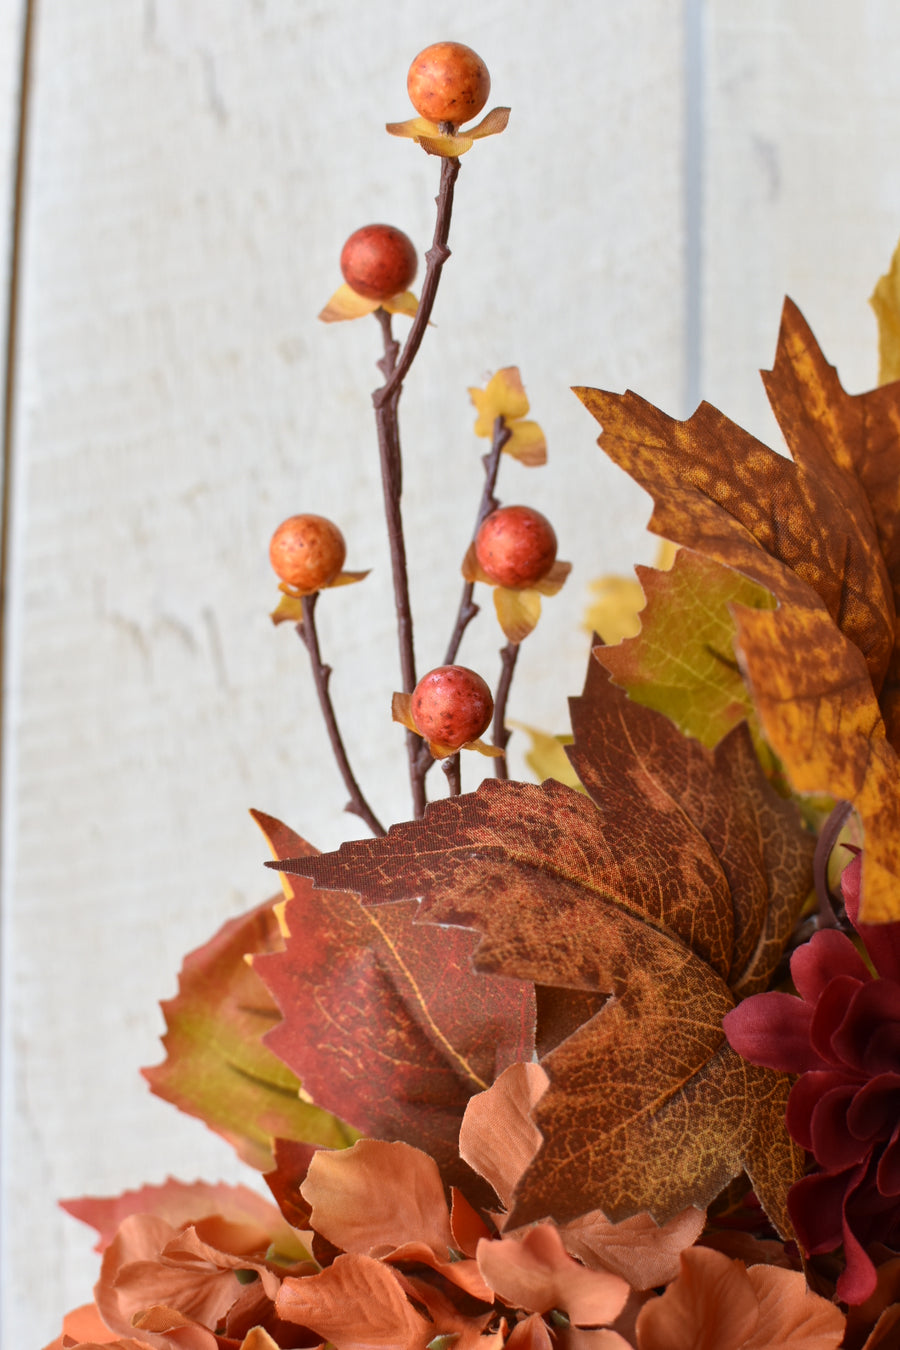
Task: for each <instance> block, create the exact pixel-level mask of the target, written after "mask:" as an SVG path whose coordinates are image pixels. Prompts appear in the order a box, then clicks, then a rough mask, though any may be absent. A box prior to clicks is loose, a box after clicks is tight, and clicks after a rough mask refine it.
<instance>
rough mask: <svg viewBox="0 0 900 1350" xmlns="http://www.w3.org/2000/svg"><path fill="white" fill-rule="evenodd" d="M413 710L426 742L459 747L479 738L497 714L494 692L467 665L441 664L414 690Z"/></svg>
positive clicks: (413, 717) (423, 678)
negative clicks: (492, 694)
mask: <svg viewBox="0 0 900 1350" xmlns="http://www.w3.org/2000/svg"><path fill="white" fill-rule="evenodd" d="M410 713H411V714H412V720H413V721H414V722H415V724H416V728H417V730H418V732H419V734H420V735H421V736H424V737H425V739H426V741H437V742H438V744H440V745H447V746H450V747H451V748H452V749H454V750H458V749H459V747H460V746H461V745H466V744H467V743H468V742H469V741H476V740H477V739H478V737H479V736H480V735H481V734H482V732H484V731H486V730H487V728H488V727H489V726H490V722H491V717H492V716H493V713H494V700H493V698H492V697H491V691H490V689H489V688H488V687H487V685H486V684H485V682H484V680H483V679H482V678H481V676H480V675H477V674H476V673H475V671H474V670H469V668H468V667H467V666H438V667H437V668H436V669H435V670H430V671H429V672H428V674H427V675H423V676H422V678H421V680H420V681H419V683H418V684H417V685H416V687H415V689H414V690H413V696H412V700H411V702H410Z"/></svg>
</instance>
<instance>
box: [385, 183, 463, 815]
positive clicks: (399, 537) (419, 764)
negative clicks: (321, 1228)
mask: <svg viewBox="0 0 900 1350" xmlns="http://www.w3.org/2000/svg"><path fill="white" fill-rule="evenodd" d="M458 174H459V160H458V159H444V160H442V162H441V182H440V188H439V189H438V195H437V197H436V199H435V200H436V201H437V219H436V221H435V226H434V239H433V241H432V245H431V248H430V249H429V250H428V252H427V253H426V255H425V261H426V264H427V267H426V271H425V280H424V282H423V283H422V295H421V299H420V300H419V306H418V309H417V310H416V316H415V318H414V319H413V323H412V327H411V329H410V331H409V336H408V337H407V339H406V342H405V344H404V346H403V348H402V350H400V349H399V346H398V343H397V341H396V340H395V338H394V336H393V332H392V329H391V316H390V315H389V314H388V313H386V311H385V310H383V309H381V308H379V309H377V310H376V311H375V314H376V317H377V319H378V322H379V323H380V324H381V332H382V337H383V340H384V355H383V356H382V357H381V360H380V361H379V362H378V368H379V369H380V371H381V373H382V374H383V375H384V384H383V385H381V387H380V388H378V389H376V390H375V392H374V393H373V394H372V402H373V404H374V407H375V425H376V428H377V432H378V452H379V455H380V458H381V482H382V488H383V492H384V510H385V517H386V520H387V530H388V541H389V543H390V550H391V573H392V576H393V582H394V604H395V607H396V611H397V644H398V647H399V652H400V676H401V680H402V683H403V692H404V693H407V694H411V693H412V691H413V690H414V689H415V687H416V658H415V648H414V644H413V620H412V609H411V606H410V602H409V577H408V572H407V566H406V544H405V542H404V537H403V519H402V516H401V512H400V496H401V493H402V490H403V483H402V461H401V454H400V428H399V422H398V416H397V412H398V405H399V402H400V394H401V392H402V390H403V381H404V379H405V378H406V375H407V374H408V372H409V368H410V366H411V365H412V363H413V361H414V360H415V358H416V353H417V352H418V350H419V347H420V346H421V343H422V338H423V337H424V336H425V329H426V328H427V327H428V321H429V319H430V317H431V311H432V309H433V308H434V301H435V297H436V295H437V289H438V283H439V282H440V279H441V271H442V269H443V266H444V263H445V262H446V261H447V259H448V258H449V257H450V250H449V248H448V247H447V239H448V237H449V233H450V218H451V216H452V214H453V188H454V185H455V183H456V179H457V175H458ZM398 352H399V355H398ZM406 749H407V757H408V759H409V782H410V789H411V791H412V805H413V815H414V816H415V818H416V819H417V820H418V819H420V818H421V817H422V816H423V815H424V813H425V804H426V800H427V799H426V796H425V774H426V773H427V771H428V769H429V767H430V765H431V763H432V758H431V754H430V752H429V751H428V747H427V746H426V745H423V742H422V740H421V738H420V737H418V736H416V735H415V733H414V732H411V731H408V732H407V735H406Z"/></svg>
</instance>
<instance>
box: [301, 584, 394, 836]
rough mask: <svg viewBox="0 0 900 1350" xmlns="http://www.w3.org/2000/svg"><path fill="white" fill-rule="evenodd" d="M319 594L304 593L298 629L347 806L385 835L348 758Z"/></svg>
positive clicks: (377, 831) (377, 833)
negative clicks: (326, 656) (324, 647)
mask: <svg viewBox="0 0 900 1350" xmlns="http://www.w3.org/2000/svg"><path fill="white" fill-rule="evenodd" d="M318 598H319V592H318V591H315V592H314V593H313V594H312V595H304V597H303V600H302V605H303V621H302V623H298V624H297V632H298V633H299V635H300V637H301V638H302V639H303V641H304V643H305V644H306V649H307V651H308V652H309V659H310V662H311V664H312V673H313V680H314V681H315V685H316V693H317V694H318V696H319V706H320V707H321V709H322V716H323V717H324V719H325V726H326V727H327V728H328V737H329V740H330V741H331V748H332V750H333V751H334V757H335V759H336V760H337V764H338V768H339V769H340V771H341V777H342V778H343V780H344V786H345V787H346V789H347V791H348V792H349V793H350V800H349V802H348V803H347V805H346V807H345V808H344V809H345V810H347V811H350V812H352V813H353V815H355V816H360V817H362V819H363V820H364V821H365V822H366V824H367V825H368V827H369V829H370V830H371V831H372V833H373V834H375V835H383V834H385V833H386V830H385V828H384V826H383V825H382V824H381V822H380V820H379V819H378V817H377V816H376V815H375V813H374V812H373V810H372V808H371V807H370V806H369V803H368V802H367V801H366V799H365V797H364V796H363V794H362V792H361V791H360V788H359V784H358V783H357V781H356V779H355V778H354V776H353V770H352V769H351V768H350V761H349V760H348V759H347V752H346V750H345V749H344V742H343V740H342V738H341V733H340V731H339V730H338V724H337V718H336V717H335V714H334V707H333V705H332V702H331V696H330V694H329V693H328V681H329V679H330V678H331V667H330V666H326V665H323V663H322V658H321V656H320V654H319V637H318V634H317V632H316V621H315V610H316V601H317V600H318Z"/></svg>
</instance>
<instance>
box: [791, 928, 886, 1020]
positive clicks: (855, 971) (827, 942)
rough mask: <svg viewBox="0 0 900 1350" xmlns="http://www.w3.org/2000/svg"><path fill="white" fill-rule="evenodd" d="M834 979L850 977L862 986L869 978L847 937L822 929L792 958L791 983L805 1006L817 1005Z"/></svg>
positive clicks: (798, 949)
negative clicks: (842, 976) (838, 976)
mask: <svg viewBox="0 0 900 1350" xmlns="http://www.w3.org/2000/svg"><path fill="white" fill-rule="evenodd" d="M836 975H849V976H851V977H852V978H853V979H856V980H859V981H860V982H861V983H863V984H865V983H866V982H867V981H868V980H870V979H871V978H872V977H871V975H870V974H869V971H868V968H867V967H866V963H865V961H864V960H863V959H862V957H861V956H860V954H859V952H858V951H857V950H856V948H855V947H854V945H853V943H852V942H851V941H850V939H849V938H848V937H847V935H846V933H839V932H838V930H837V929H836V928H823V929H822V930H821V932H818V933H815V934H813V936H812V937H811V938H810V940H809V942H804V943H803V945H802V946H801V947H798V948H797V950H796V951H795V952H794V954H793V956H792V957H791V979H792V980H793V981H794V984H795V985H796V987H797V993H798V994H799V995H800V997H801V998H804V999H806V1001H807V1003H816V1002H817V1000H818V998H819V996H820V994H822V993H823V991H824V989H825V987H826V985H827V984H828V983H829V981H830V980H832V979H834V977H835V976H836Z"/></svg>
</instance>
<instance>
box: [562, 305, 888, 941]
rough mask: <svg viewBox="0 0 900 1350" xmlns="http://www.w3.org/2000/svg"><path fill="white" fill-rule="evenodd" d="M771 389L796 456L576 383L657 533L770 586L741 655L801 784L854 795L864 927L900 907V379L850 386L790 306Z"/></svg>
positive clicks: (743, 622) (706, 410)
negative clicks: (638, 488)
mask: <svg viewBox="0 0 900 1350" xmlns="http://www.w3.org/2000/svg"><path fill="white" fill-rule="evenodd" d="M763 380H764V383H765V386H766V392H767V394H768V396H769V401H770V403H771V405H772V409H773V411H774V413H775V416H776V418H777V419H778V423H779V426H780V427H781V429H782V431H783V433H784V437H785V441H786V442H787V446H788V449H789V450H790V453H791V455H792V456H793V459H788V458H787V457H786V456H784V455H779V454H776V453H775V452H774V451H772V450H769V449H767V447H766V446H764V445H763V444H762V443H761V442H760V441H757V440H756V439H755V438H754V437H753V436H751V435H749V434H748V433H747V432H745V431H742V430H741V428H740V427H738V426H736V425H735V423H733V422H730V421H729V420H728V418H726V417H724V416H723V415H722V413H720V412H718V411H717V410H716V409H715V408H712V407H710V405H709V404H706V403H703V404H701V405H700V407H699V408H698V409H697V411H696V412H695V413H694V414H693V415H692V416H691V417H690V418H689V419H688V420H687V421H684V422H677V421H675V420H674V419H673V418H671V417H668V416H667V415H666V414H665V413H662V412H660V410H659V409H658V408H654V407H653V406H652V405H651V404H649V403H646V402H645V401H644V400H642V399H640V398H638V397H637V396H636V395H635V394H632V393H626V394H621V395H620V394H610V393H604V392H603V391H601V390H596V389H581V390H578V391H576V392H578V394H579V397H580V398H581V399H582V401H583V402H584V403H585V405H586V406H587V407H588V408H589V409H590V411H591V412H592V413H593V414H594V416H595V417H596V418H597V420H598V422H600V423H601V425H602V427H603V434H602V436H601V438H600V444H601V445H602V446H603V448H604V449H605V450H606V451H607V453H608V454H610V455H611V456H612V457H613V458H614V459H615V460H616V461H617V462H618V463H619V464H621V465H622V467H623V468H626V469H627V470H628V472H629V473H630V474H631V475H632V477H634V478H635V479H636V480H637V481H638V482H639V483H640V484H641V485H642V486H643V487H645V488H646V489H647V491H648V492H649V493H650V494H651V495H652V497H653V500H654V511H653V516H652V518H651V528H652V529H654V530H656V531H658V532H659V533H660V534H663V535H665V537H666V538H668V539H675V540H676V541H677V542H678V543H680V544H683V545H684V546H686V547H688V548H693V549H695V550H696V551H697V552H700V553H704V554H707V555H708V556H709V557H711V558H713V559H715V560H716V561H717V562H720V563H724V564H725V565H726V566H728V567H731V568H734V570H735V571H736V572H739V573H740V574H742V575H743V576H745V577H749V578H751V579H752V580H754V581H756V582H758V583H759V584H760V585H761V586H764V587H765V588H766V590H768V591H770V592H771V593H772V594H773V595H774V596H775V598H776V600H777V602H778V607H777V608H776V609H774V610H760V609H746V608H742V607H736V609H735V619H736V622H737V625H738V640H737V652H738V659H739V661H740V663H741V669H742V671H743V674H744V676H745V678H746V680H747V683H748V685H749V688H750V692H751V695H752V697H753V700H754V704H755V706H756V710H757V713H758V716H759V719H760V722H761V724H762V729H763V732H764V734H765V737H766V740H767V741H768V743H769V744H770V745H771V747H772V749H773V751H774V752H775V754H776V755H777V756H778V759H779V760H780V762H781V765H782V767H783V771H784V774H785V776H786V778H787V780H788V782H789V783H790V785H791V787H792V788H793V790H794V791H796V792H806V793H815V794H818V795H821V796H823V797H825V796H830V797H833V798H835V799H836V800H840V799H844V800H850V801H852V803H853V805H854V806H855V807H856V809H857V811H858V813H859V816H860V820H861V822H862V826H863V831H864V834H865V857H864V861H863V883H862V898H861V902H860V903H861V910H860V912H861V915H862V919H863V922H866V923H884V922H890V921H892V920H896V919H898V918H900V846H898V842H897V840H898V822H900V625H898V622H897V615H898V610H900V512H898V510H897V483H898V480H900V382H896V381H895V382H894V383H891V384H887V385H883V386H882V387H881V388H878V389H873V390H869V391H868V392H866V393H863V394H853V395H851V394H848V393H847V392H846V391H845V390H844V389H843V388H842V386H841V383H840V381H839V379H838V377H837V372H836V371H835V370H834V368H833V367H832V366H830V365H829V364H828V362H827V361H826V360H825V357H824V356H823V354H822V351H821V350H820V348H819V346H818V343H817V342H816V340H815V337H814V336H813V334H812V332H811V330H810V328H809V325H808V324H807V323H806V322H805V320H804V318H803V316H802V314H801V313H800V311H799V310H798V309H797V307H796V305H794V304H793V303H792V302H791V301H790V300H786V301H785V305H784V312H783V315H782V321H781V331H780V334H779V339H778V347H777V350H776V353H775V363H774V366H773V368H772V370H771V371H768V372H766V373H765V374H764V375H763Z"/></svg>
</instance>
